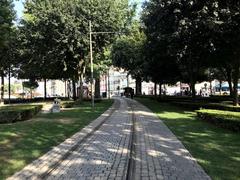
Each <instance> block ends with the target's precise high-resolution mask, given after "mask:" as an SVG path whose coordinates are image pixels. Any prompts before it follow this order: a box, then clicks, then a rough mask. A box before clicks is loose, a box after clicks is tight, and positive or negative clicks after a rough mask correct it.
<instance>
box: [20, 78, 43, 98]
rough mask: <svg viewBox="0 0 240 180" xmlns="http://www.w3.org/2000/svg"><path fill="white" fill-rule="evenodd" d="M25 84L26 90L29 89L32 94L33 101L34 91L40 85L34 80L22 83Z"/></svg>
mask: <svg viewBox="0 0 240 180" xmlns="http://www.w3.org/2000/svg"><path fill="white" fill-rule="evenodd" d="M22 84H23V87H24V88H27V89H29V90H30V94H31V99H32V97H33V96H32V91H33V90H34V89H36V88H37V87H38V86H39V85H38V82H36V81H35V80H33V79H30V80H29V81H25V82H23V83H22Z"/></svg>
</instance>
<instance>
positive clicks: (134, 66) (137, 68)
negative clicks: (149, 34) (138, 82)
mask: <svg viewBox="0 0 240 180" xmlns="http://www.w3.org/2000/svg"><path fill="white" fill-rule="evenodd" d="M144 43H145V34H144V33H143V32H142V31H141V29H140V24H139V23H138V22H135V23H133V25H132V27H131V30H130V32H129V33H128V34H127V35H122V36H121V37H120V38H118V39H117V40H116V42H115V43H114V44H113V46H112V52H111V53H112V54H111V56H112V61H113V65H114V66H115V67H118V68H122V69H124V70H126V71H128V73H129V74H131V75H132V76H133V77H134V78H136V77H139V76H140V77H142V76H143V63H144V54H143V46H144Z"/></svg>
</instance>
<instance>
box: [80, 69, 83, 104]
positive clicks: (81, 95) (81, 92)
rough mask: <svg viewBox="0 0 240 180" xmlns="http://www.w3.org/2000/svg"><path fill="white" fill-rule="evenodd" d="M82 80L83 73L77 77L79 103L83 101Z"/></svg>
mask: <svg viewBox="0 0 240 180" xmlns="http://www.w3.org/2000/svg"><path fill="white" fill-rule="evenodd" d="M83 78H84V76H83V73H81V74H80V77H79V85H80V86H79V101H80V102H82V101H83V93H84V92H83V91H84V89H83Z"/></svg>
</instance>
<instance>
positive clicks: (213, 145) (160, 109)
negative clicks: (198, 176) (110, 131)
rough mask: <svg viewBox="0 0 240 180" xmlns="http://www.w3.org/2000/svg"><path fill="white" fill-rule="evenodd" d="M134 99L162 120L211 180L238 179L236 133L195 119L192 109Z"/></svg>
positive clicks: (239, 143) (238, 142) (239, 140)
mask: <svg viewBox="0 0 240 180" xmlns="http://www.w3.org/2000/svg"><path fill="white" fill-rule="evenodd" d="M137 100H138V101H140V102H141V103H143V104H144V105H146V106H147V107H148V108H150V109H151V110H152V111H153V112H154V113H156V114H157V115H158V117H159V118H160V119H161V120H163V122H164V123H165V124H166V125H167V126H168V127H169V128H170V129H171V131H172V132H173V133H174V134H175V135H176V136H177V137H178V139H179V140H180V141H181V142H182V143H183V144H184V145H185V147H186V148H187V149H188V150H189V151H190V153H191V154H192V155H193V156H194V157H195V158H196V159H197V161H198V163H199V164H200V165H201V166H202V167H203V168H204V170H205V171H206V173H207V174H208V175H209V176H210V177H211V178H212V179H214V180H220V179H221V180H222V179H226V180H238V179H240V171H239V167H240V150H239V149H240V134H239V133H234V132H231V131H229V130H225V129H222V128H219V127H216V126H214V125H212V124H209V123H207V122H204V121H201V120H198V119H197V116H196V112H194V111H186V110H184V109H181V108H180V107H176V106H173V105H170V104H167V103H159V102H157V101H155V100H151V99H148V98H138V99H137Z"/></svg>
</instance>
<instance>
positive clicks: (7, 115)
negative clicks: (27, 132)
mask: <svg viewBox="0 0 240 180" xmlns="http://www.w3.org/2000/svg"><path fill="white" fill-rule="evenodd" d="M41 109H42V105H31V106H29V105H27V106H5V107H2V108H0V123H13V122H17V121H24V120H28V119H31V118H32V117H33V116H34V115H36V114H37V113H38V112H39V111H41Z"/></svg>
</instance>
